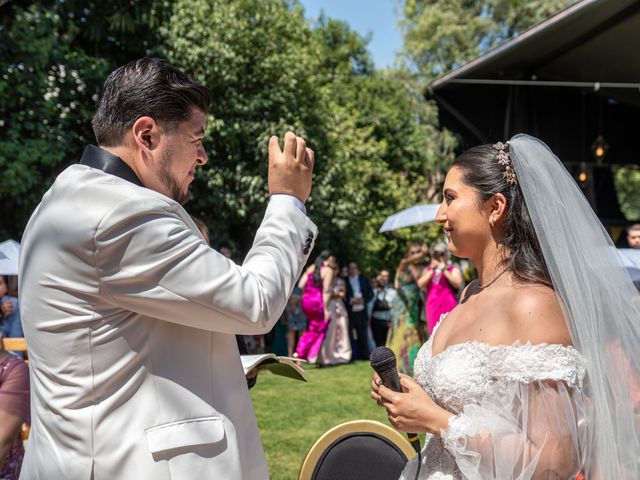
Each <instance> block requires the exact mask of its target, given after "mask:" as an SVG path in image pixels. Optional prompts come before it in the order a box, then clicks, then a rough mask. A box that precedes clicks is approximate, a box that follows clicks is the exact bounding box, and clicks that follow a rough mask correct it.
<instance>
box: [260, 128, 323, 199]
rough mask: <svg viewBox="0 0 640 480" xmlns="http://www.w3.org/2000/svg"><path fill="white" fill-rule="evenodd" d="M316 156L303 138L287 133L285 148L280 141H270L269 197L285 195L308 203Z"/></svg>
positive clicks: (276, 139)
mask: <svg viewBox="0 0 640 480" xmlns="http://www.w3.org/2000/svg"><path fill="white" fill-rule="evenodd" d="M314 160H315V154H314V153H313V150H311V149H310V148H307V144H306V142H305V141H304V139H303V138H302V137H296V135H295V133H293V132H287V133H286V134H285V136H284V148H283V149H282V150H280V143H279V139H278V137H276V136H273V137H271V138H270V139H269V195H274V194H276V193H285V194H287V195H293V196H294V197H296V198H298V199H299V200H301V201H302V202H306V200H307V198H309V194H310V193H311V176H312V173H313V164H314Z"/></svg>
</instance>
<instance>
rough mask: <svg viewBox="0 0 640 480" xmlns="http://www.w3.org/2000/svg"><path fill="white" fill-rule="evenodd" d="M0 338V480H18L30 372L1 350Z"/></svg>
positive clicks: (27, 414) (27, 410)
mask: <svg viewBox="0 0 640 480" xmlns="http://www.w3.org/2000/svg"><path fill="white" fill-rule="evenodd" d="M1 345H2V334H0V478H2V479H3V480H18V477H19V476H20V469H21V468H22V459H23V457H24V448H23V446H22V435H21V433H22V424H23V423H29V421H30V420H29V418H30V417H29V413H30V412H29V368H28V367H27V365H26V364H25V363H24V361H23V360H22V359H20V358H17V357H16V356H14V355H10V354H9V352H6V351H4V350H2V347H1Z"/></svg>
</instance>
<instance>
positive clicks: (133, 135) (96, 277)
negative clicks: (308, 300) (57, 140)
mask: <svg viewBox="0 0 640 480" xmlns="http://www.w3.org/2000/svg"><path fill="white" fill-rule="evenodd" d="M209 103H210V97H209V92H208V91H207V90H206V89H205V88H204V87H202V86H201V85H198V84H197V83H195V82H193V81H192V80H191V79H190V78H189V77H187V76H186V75H185V74H184V73H182V72H181V71H180V70H178V69H177V68H175V67H173V66H171V65H169V64H167V63H165V62H164V61H162V60H158V59H150V58H143V59H140V60H135V61H132V62H130V63H129V64H127V65H125V66H123V67H120V68H118V69H116V70H115V71H114V72H113V73H111V75H110V76H109V78H108V79H107V81H106V83H105V85H104V89H103V91H102V93H101V96H100V99H99V101H98V105H97V110H96V113H95V116H94V118H93V122H92V125H93V129H94V132H95V135H96V139H97V141H98V146H97V147H96V146H92V145H89V146H87V148H86V150H85V152H84V155H83V157H82V159H81V160H80V163H79V164H76V165H72V166H71V167H69V168H67V169H66V170H65V171H64V172H62V173H61V174H60V175H59V176H58V178H57V179H56V181H55V183H54V184H53V186H52V187H51V188H50V189H49V191H48V192H47V193H46V194H45V195H44V197H43V199H42V202H41V203H40V205H39V206H38V208H37V209H36V211H35V212H34V214H33V216H32V217H31V220H30V221H29V224H28V225H27V228H26V231H25V234H24V237H23V242H22V255H21V271H20V282H21V284H20V293H21V309H22V312H23V323H24V330H25V336H26V338H27V342H28V344H29V351H30V360H31V375H32V376H31V381H32V383H31V384H32V386H33V389H32V397H31V403H32V412H33V416H32V418H33V424H32V428H31V436H30V439H29V448H28V449H27V453H26V457H25V460H24V464H23V469H22V475H21V478H22V479H25V480H30V479H34V480H36V479H63V478H68V479H80V478H82V479H89V478H96V479H98V478H109V479H118V480H145V479H148V480H170V479H178V478H193V479H198V478H210V479H214V478H229V479H246V480H264V479H266V478H268V470H267V465H266V462H265V459H264V454H263V451H262V445H261V442H260V437H259V433H258V428H257V425H256V420H255V416H254V413H253V409H252V406H251V402H250V398H249V395H248V391H247V385H246V381H245V377H244V373H243V369H242V366H241V364H240V359H239V355H238V348H237V345H236V341H235V338H234V334H245V335H250V334H261V333H266V332H268V331H269V330H271V328H272V326H273V325H274V324H275V322H276V321H277V320H278V318H279V317H280V314H281V313H282V311H283V310H284V307H285V304H286V301H287V299H288V298H289V295H290V293H291V291H292V290H293V287H294V283H295V281H296V279H297V278H298V276H299V275H300V272H301V269H302V267H303V266H304V264H305V262H306V261H307V256H308V254H309V251H310V250H311V249H312V245H313V241H314V239H315V236H316V233H317V229H316V227H315V225H314V224H313V223H312V222H311V221H310V220H309V219H308V218H307V217H306V215H305V209H304V202H305V200H306V199H307V197H308V196H309V192H310V190H311V173H312V170H313V161H314V154H313V152H312V151H311V150H310V149H308V148H306V145H305V141H304V140H303V139H302V138H299V137H296V136H295V135H294V134H293V133H291V132H289V133H287V134H286V135H285V139H284V149H283V151H281V150H280V146H279V142H278V138H277V137H272V138H271V140H270V142H269V179H268V184H269V193H270V197H271V198H270V201H269V205H268V206H267V209H266V213H265V216H264V219H263V221H262V224H261V225H260V228H259V229H258V231H257V233H256V237H255V240H254V244H253V247H252V249H251V250H250V251H249V253H248V255H247V257H246V259H245V261H244V263H243V265H242V266H238V265H236V264H235V263H234V262H232V261H231V260H229V259H227V258H226V257H224V256H223V255H221V254H219V253H218V252H216V251H215V250H213V249H211V248H209V246H208V245H207V243H206V242H205V241H204V240H203V238H202V236H201V235H200V233H199V231H198V229H197V227H196V225H195V224H194V223H193V221H192V220H191V218H190V217H189V215H188V214H187V212H186V211H185V210H184V209H183V208H182V206H181V204H182V203H184V202H185V201H186V200H187V198H188V192H189V190H188V189H189V185H190V183H191V182H192V181H193V179H194V175H195V171H196V169H197V168H199V167H201V166H202V165H204V164H205V163H206V162H207V154H206V153H205V150H204V147H203V144H202V140H203V136H204V131H205V119H206V113H207V110H208V108H209Z"/></svg>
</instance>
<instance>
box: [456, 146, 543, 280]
mask: <svg viewBox="0 0 640 480" xmlns="http://www.w3.org/2000/svg"><path fill="white" fill-rule="evenodd" d="M498 153H499V151H498V150H497V149H496V148H495V147H494V146H493V145H490V144H487V145H479V146H477V147H473V148H470V149H469V150H467V151H465V152H464V153H463V154H462V155H460V156H459V157H458V158H456V159H455V160H454V161H453V166H454V167H459V168H460V169H461V170H462V172H463V173H462V178H463V181H464V183H465V184H467V185H469V186H470V187H472V188H474V189H475V190H476V191H477V192H478V197H479V198H478V200H479V203H480V204H482V203H484V201H485V200H488V199H489V198H491V197H492V196H493V195H495V194H497V193H501V194H503V195H504V196H505V198H506V199H507V209H506V216H505V220H504V224H503V227H504V232H503V235H504V238H503V244H504V246H505V247H507V248H508V249H509V251H510V254H509V256H508V257H505V258H504V259H503V264H504V266H505V267H506V268H507V270H509V271H510V272H511V274H512V275H513V276H514V278H515V279H516V280H518V281H520V282H523V283H542V284H544V285H547V286H549V287H552V288H553V285H552V284H551V277H550V276H549V270H548V269H547V264H546V263H545V261H544V257H543V255H542V249H541V248H540V243H539V242H538V236H537V235H536V231H535V229H534V228H533V223H532V222H531V217H530V216H529V210H528V209H527V204H526V203H525V201H524V196H523V194H522V190H521V189H520V185H519V184H518V182H517V180H516V181H515V182H513V180H511V181H510V180H509V177H508V176H507V175H505V166H504V164H501V163H500V162H499V161H498ZM510 166H511V165H510ZM511 167H512V166H511ZM515 173H516V178H517V174H518V172H517V171H516V172H515Z"/></svg>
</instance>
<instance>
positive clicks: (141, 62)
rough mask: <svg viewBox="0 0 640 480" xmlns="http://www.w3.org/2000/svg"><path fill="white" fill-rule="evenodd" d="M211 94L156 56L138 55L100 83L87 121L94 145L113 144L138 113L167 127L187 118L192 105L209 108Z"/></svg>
mask: <svg viewBox="0 0 640 480" xmlns="http://www.w3.org/2000/svg"><path fill="white" fill-rule="evenodd" d="M210 103H211V95H210V94H209V91H208V90H207V89H206V88H205V87H203V86H202V85H199V84H197V83H196V82H194V81H193V80H191V78H189V77H188V76H187V75H185V74H184V73H183V72H181V71H180V70H179V69H178V68H176V67H174V66H173V65H170V64H168V63H167V62H165V61H164V60H162V59H160V58H140V59H138V60H133V61H131V62H129V63H127V64H126V65H123V66H122V67H119V68H117V69H115V70H114V71H113V72H111V74H110V75H109V77H108V78H107V80H106V81H105V83H104V87H103V88H102V92H101V93H100V98H99V100H98V105H97V107H96V112H95V114H94V116H93V120H92V121H91V125H92V127H93V133H94V134H95V136H96V140H97V142H98V145H100V146H103V147H114V146H118V145H120V144H121V143H122V140H123V138H124V135H125V133H126V131H127V130H128V129H130V128H131V127H132V126H133V124H134V123H135V121H136V120H137V119H138V118H140V117H145V116H148V117H151V118H153V119H154V120H155V121H156V122H157V123H158V124H160V125H161V126H162V127H164V128H166V129H167V130H168V131H171V130H173V129H175V128H176V127H177V126H178V124H179V123H180V122H182V121H185V120H188V119H189V118H191V115H192V111H193V108H194V107H196V108H198V109H200V110H202V111H203V112H205V113H206V112H207V111H208V110H209V105H210Z"/></svg>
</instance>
